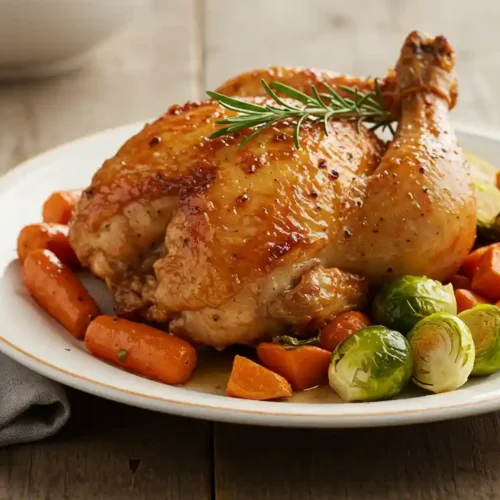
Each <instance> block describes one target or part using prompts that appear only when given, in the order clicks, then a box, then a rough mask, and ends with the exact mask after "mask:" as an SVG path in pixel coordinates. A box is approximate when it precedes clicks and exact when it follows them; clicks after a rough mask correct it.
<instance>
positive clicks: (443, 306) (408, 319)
mask: <svg viewBox="0 0 500 500" xmlns="http://www.w3.org/2000/svg"><path fill="white" fill-rule="evenodd" d="M436 312H447V313H450V314H456V313H457V301H456V300H455V294H454V293H453V286H452V285H451V284H450V285H446V286H445V285H443V284H442V283H440V282H439V281H435V280H431V279H429V278H426V277H424V276H420V277H418V276H402V277H401V278H397V279H395V280H394V281H391V282H390V283H387V284H386V285H384V286H383V287H382V288H381V289H380V291H379V292H378V294H377V295H376V297H375V300H374V301H373V317H374V320H375V322H376V323H380V324H382V325H384V326H387V327H388V328H392V329H394V330H397V331H398V332H401V333H404V334H406V333H408V332H409V331H410V330H411V329H412V328H413V326H414V325H416V324H417V323H418V322H419V321H420V320H421V319H423V318H425V317H426V316H429V315H430V314H433V313H436Z"/></svg>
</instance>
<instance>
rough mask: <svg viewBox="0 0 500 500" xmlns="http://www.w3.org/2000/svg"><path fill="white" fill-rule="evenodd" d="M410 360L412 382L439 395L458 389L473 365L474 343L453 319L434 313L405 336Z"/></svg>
mask: <svg viewBox="0 0 500 500" xmlns="http://www.w3.org/2000/svg"><path fill="white" fill-rule="evenodd" d="M408 342H409V343H410V346H411V352H412V357H413V374H412V380H413V382H414V383H415V384H417V385H418V386H420V387H422V388H423V389H426V390H427V391H431V392H435V393H439V392H446V391H453V390H455V389H458V388H459V387H461V386H462V385H463V384H465V382H467V378H468V377H469V375H470V373H471V371H472V367H473V366H474V354H475V349H474V342H473V340H472V334H471V332H470V330H469V328H468V327H467V325H466V324H465V323H464V322H463V321H462V320H461V319H459V318H457V317H456V316H453V315H452V314H448V313H436V314H432V315H431V316H428V317H427V318H424V319H423V320H421V321H419V322H418V323H417V324H416V325H415V326H414V327H413V329H412V330H411V332H410V333H409V334H408Z"/></svg>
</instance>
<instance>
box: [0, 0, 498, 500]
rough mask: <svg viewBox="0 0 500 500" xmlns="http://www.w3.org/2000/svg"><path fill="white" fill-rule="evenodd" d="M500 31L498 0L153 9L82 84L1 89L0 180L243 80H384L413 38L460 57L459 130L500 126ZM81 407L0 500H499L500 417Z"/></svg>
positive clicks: (84, 399) (21, 463)
mask: <svg viewBox="0 0 500 500" xmlns="http://www.w3.org/2000/svg"><path fill="white" fill-rule="evenodd" d="M46 1H56V0H46ZM82 1H83V0H82ZM0 15H1V6H0ZM499 23H500V3H499V2H496V1H494V0H475V1H474V2H470V1H465V0H460V1H458V0H419V1H418V2H415V1H412V0H379V1H377V2H373V1H372V2H369V1H367V0H350V1H343V2H340V1H337V2H334V1H332V0H294V1H293V2H292V1H290V0H238V1H235V0H165V1H162V0H155V1H151V2H148V1H147V0H145V1H144V9H142V12H141V13H140V14H139V15H138V16H137V18H136V19H134V20H133V22H132V23H131V24H130V25H129V26H127V27H126V28H125V29H123V30H122V31H121V32H120V33H119V34H117V35H116V36H114V37H113V38H112V39H110V40H108V41H107V42H105V43H104V44H102V45H101V46H100V47H98V48H96V49H95V50H94V51H93V52H92V53H91V54H89V58H88V61H87V63H86V65H85V66H84V67H83V68H82V69H80V70H79V71H75V72H73V73H70V74H67V75H64V76H61V77H58V78H54V79H46V80H40V81H30V82H15V83H4V84H0V173H3V172H6V171H7V170H9V169H10V168H12V167H14V166H15V165H16V164H17V163H19V162H21V161H23V160H25V159H27V158H28V157H30V156H32V155H34V154H37V153H39V152H42V151H44V150H46V149H48V148H51V147H54V146H56V145H58V144H61V143H63V142H65V141H68V140H71V139H74V138H76V137H79V136H82V135H85V134H88V133H92V132H95V131H98V130H102V129H105V128H108V127H113V126H117V125H120V124H122V123H127V122H131V121H135V120H144V119H147V118H149V117H154V116H156V115H159V114H160V113H161V112H163V111H164V110H165V109H166V108H167V107H168V106H169V105H170V104H172V103H175V102H182V101H185V100H187V99H196V98H201V97H203V95H204V91H205V90H206V89H207V88H213V87H215V86H216V85H218V84H219V83H221V82H222V81H223V80H225V79H226V78H227V77H229V76H232V75H234V74H236V73H238V72H240V71H244V70H249V69H254V68H257V67H265V66H268V65H271V64H287V65H302V66H317V67H323V68H328V69H332V70H335V71H339V72H344V73H350V74H360V75H382V74H384V73H385V72H386V70H387V68H388V67H390V66H392V65H393V64H394V62H395V60H396V57H397V53H398V51H399V47H400V45H401V42H402V40H403V38H404V36H405V35H406V34H407V33H408V32H409V31H410V30H411V29H414V28H419V29H424V30H427V31H429V32H432V33H435V34H438V33H444V34H445V35H447V36H448V37H449V38H450V41H451V42H452V44H453V46H454V47H455V48H456V50H457V59H458V71H459V82H460V92H461V93H460V101H459V105H458V107H457V109H456V110H455V111H454V116H455V117H456V119H458V120H463V121H467V122H469V123H478V124H481V125H483V126H493V127H497V126H499V124H500V99H499V93H498V91H497V89H496V81H497V80H498V79H499V75H500V60H499V59H498V57H497V51H498V46H499V45H500V31H499V30H498V25H499ZM0 50H1V49H0ZM70 396H71V401H72V407H73V417H72V420H71V422H70V424H69V425H68V427H67V428H66V429H65V430H64V431H63V432H61V433H60V434H59V435H58V436H56V437H54V438H52V439H49V440H47V441H43V442H40V443H33V444H29V445H22V446H14V447H10V448H6V449H2V450H0V500H3V499H6V500H7V499H8V500H10V499H12V500H18V499H23V500H39V499H56V500H58V499H71V500H72V499H76V500H80V499H81V500H84V499H85V500H86V499H92V498H95V499H117V500H126V499H129V498H130V499H132V498H134V499H138V500H143V499H156V498H162V499H163V498H168V499H170V498H171V499H200V500H203V499H205V498H217V499H228V500H229V499H231V500H232V499H249V500H250V499H252V500H253V499H281V498H289V499H314V500H322V499H327V498H328V499H330V498H335V499H355V500H357V499H364V498H367V499H368V498H371V499H372V498H374V499H412V500H413V499H417V500H418V499H422V500H427V499H467V500H469V499H471V500H473V499H496V498H500V422H499V418H498V415H497V414H490V415H486V416H483V417H477V418H469V419H463V420H459V421H453V422H443V423H434V424H426V425H418V426H411V427H399V428H386V429H362V430H353V429H351V430H331V431H327V430H304V429H302V430H292V429H272V428H259V427H247V426H234V425H227V424H215V425H213V424H210V423H206V422H201V421H195V420H189V419H182V418H177V417H171V416H166V415H160V414H154V413H151V412H147V411H144V410H139V409H134V408H129V407H126V406H123V405H119V404H116V403H111V402H108V401H104V400H100V399H98V398H95V397H92V396H89V395H85V394H83V393H79V392H78V391H70Z"/></svg>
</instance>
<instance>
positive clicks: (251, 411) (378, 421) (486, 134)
mask: <svg viewBox="0 0 500 500" xmlns="http://www.w3.org/2000/svg"><path fill="white" fill-rule="evenodd" d="M145 123H147V122H145V121H140V122H133V123H129V124H125V125H121V126H118V127H112V128H108V129H105V130H102V131H98V132H95V133H92V134H89V135H86V136H83V137H80V138H78V139H75V140H72V141H68V142H66V143H63V144H61V145H58V146H56V147H54V148H51V149H49V150H47V151H45V152H42V153H40V154H38V155H35V156H33V157H31V158H29V159H27V160H25V161H23V162H22V163H20V164H18V165H17V166H16V167H14V168H12V169H11V170H9V171H8V172H7V173H6V174H5V175H3V176H2V178H1V179H0V196H2V195H3V194H5V193H6V192H7V191H9V190H10V189H11V188H12V187H13V186H14V185H15V183H16V181H17V180H18V179H19V178H20V177H21V176H23V175H25V174H28V173H29V172H30V171H31V170H34V169H36V168H37V166H38V164H39V163H40V162H41V161H43V160H44V157H49V156H51V155H57V154H59V152H60V151H61V150H63V149H65V148H68V147H72V146H75V145H77V144H79V143H85V142H86V141H89V140H92V139H97V138H98V137H99V136H102V135H105V134H113V133H123V135H125V133H126V132H128V131H130V132H132V131H133V130H134V129H136V130H137V131H138V130H140V128H141V127H142V126H144V124H145ZM454 125H455V128H456V130H457V132H462V133H466V134H470V135H475V136H479V137H483V138H487V139H490V140H493V141H495V142H498V143H500V130H499V129H494V128H491V127H490V128H484V127H479V126H473V125H469V124H464V123H460V122H454ZM132 133H133V132H132ZM0 351H2V352H3V353H4V354H6V355H7V356H9V357H11V358H12V359H14V360H16V361H17V362H19V363H20V364H22V365H24V366H26V367H28V368H29V369H31V370H33V371H35V372H37V373H40V374H41V375H43V376H46V377H48V378H50V379H52V380H56V381H58V382H60V383H62V384H65V385H67V386H70V387H73V388H75V389H78V390H82V391H85V392H88V393H90V394H94V395H96V396H99V397H104V398H106V399H110V400H113V401H117V402H120V403H124V404H128V405H132V406H138V407H143V408H147V409H150V410H154V411H160V412H164V413H172V414H176V415H181V416H186V417H195V418H201V419H205V420H216V421H224V422H233V423H247V424H259V425H271V426H293V427H375V426H388V425H405V424H411V423H418V422H426V421H438V420H447V419H452V418H458V417H465V416H470V415H474V414H479V413H485V412H489V411H494V410H498V409H500V387H499V388H498V389H497V390H496V391H494V392H493V396H491V394H490V397H489V398H488V399H484V400H474V399H472V400H471V401H462V402H457V403H455V404H451V405H446V406H443V405H440V406H436V407H431V408H420V409H396V410H392V411H391V410H386V411H381V412H375V413H374V412H369V413H365V414H363V413H362V412H358V413H345V412H344V413H342V414H338V413H337V414H325V413H321V414H314V413H291V411H288V412H287V411H279V407H280V406H282V405H283V409H285V408H286V405H287V404H290V403H286V402H279V403H278V402H274V403H271V404H272V405H276V411H269V410H265V409H261V408H259V403H260V402H252V403H254V406H255V408H236V407H233V408H225V407H221V406H217V405H215V404H207V403H203V402H194V401H191V402H185V401H179V400H173V399H170V398H167V397H160V396H154V395H148V394H143V393H140V392H136V391H132V390H126V389H124V388H121V387H117V386H114V385H110V384H106V383H104V382H101V381H99V380H96V379H95V378H94V379H92V378H88V377H85V376H82V375H81V374H79V373H75V372H71V371H68V370H65V369H64V368H61V367H58V366H56V365H53V364H51V363H50V362H48V361H46V360H44V359H41V358H39V357H37V356H35V355H34V354H31V353H29V352H26V351H24V350H23V349H21V348H20V347H18V346H16V345H15V344H13V343H12V342H11V341H9V340H7V339H6V338H4V337H3V335H2V334H1V333H0ZM195 394H196V393H195ZM131 396H132V397H131ZM433 396H436V395H426V396H425V398H432V397H433ZM219 397H221V398H223V399H231V398H228V397H227V396H219ZM384 403H386V404H387V402H384ZM347 404H349V405H354V406H358V405H359V406H360V407H361V405H367V404H369V405H376V403H347ZM267 405H269V403H267ZM300 405H301V406H302V405H303V407H304V409H305V408H307V407H314V406H321V407H327V406H329V405H328V404H318V403H316V404H315V403H300ZM333 406H339V405H337V404H335V405H333ZM340 406H343V407H344V408H345V405H344V404H341V405H340ZM363 407H364V408H366V406H363Z"/></svg>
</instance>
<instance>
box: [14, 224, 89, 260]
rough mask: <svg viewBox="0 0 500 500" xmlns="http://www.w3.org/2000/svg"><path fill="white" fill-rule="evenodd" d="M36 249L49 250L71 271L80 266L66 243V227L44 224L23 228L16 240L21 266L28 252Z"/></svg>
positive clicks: (67, 242)
mask: <svg viewBox="0 0 500 500" xmlns="http://www.w3.org/2000/svg"><path fill="white" fill-rule="evenodd" d="M38 248H41V249H45V250H50V251H51V252H53V253H54V254H55V255H56V257H58V258H59V259H60V260H61V261H62V262H63V264H66V265H67V266H68V267H70V268H71V269H76V268H78V267H79V266H80V263H79V262H78V258H77V257H76V255H75V252H74V251H73V249H72V248H71V246H70V244H69V241H68V226H63V225H61V224H51V223H48V222H44V223H42V224H30V225H29V226H25V227H23V228H22V229H21V232H20V233H19V236H18V238H17V255H18V257H19V261H20V262H21V264H22V263H23V262H24V261H25V259H26V257H27V256H28V255H29V254H30V252H32V251H33V250H36V249H38Z"/></svg>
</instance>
